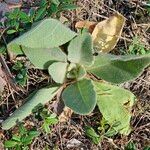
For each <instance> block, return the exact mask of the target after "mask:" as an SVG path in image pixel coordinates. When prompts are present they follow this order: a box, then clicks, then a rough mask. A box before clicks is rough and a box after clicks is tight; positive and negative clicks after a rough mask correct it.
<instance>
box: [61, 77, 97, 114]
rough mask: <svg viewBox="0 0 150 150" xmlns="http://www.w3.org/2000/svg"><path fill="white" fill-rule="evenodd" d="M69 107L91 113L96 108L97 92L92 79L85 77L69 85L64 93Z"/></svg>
mask: <svg viewBox="0 0 150 150" xmlns="http://www.w3.org/2000/svg"><path fill="white" fill-rule="evenodd" d="M62 99H63V100H64V103H65V105H66V106H67V107H69V108H71V109H72V110H73V111H74V112H76V113H78V114H83V115H86V114H89V113H90V112H92V110H93V109H94V108H95V105H96V94H95V91H94V86H93V83H92V81H91V80H88V79H83V80H80V81H77V82H76V83H73V84H71V85H69V86H68V87H67V88H66V89H65V90H64V91H63V94H62Z"/></svg>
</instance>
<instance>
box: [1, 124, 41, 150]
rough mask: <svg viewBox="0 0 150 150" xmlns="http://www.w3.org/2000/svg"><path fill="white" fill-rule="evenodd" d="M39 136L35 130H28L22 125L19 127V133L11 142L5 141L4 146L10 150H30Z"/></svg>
mask: <svg viewBox="0 0 150 150" xmlns="http://www.w3.org/2000/svg"><path fill="white" fill-rule="evenodd" d="M38 135H39V132H38V131H36V130H35V129H33V130H27V129H26V128H25V127H24V126H23V125H22V124H20V125H19V132H18V134H15V135H13V136H12V138H11V139H10V140H7V141H5V143H4V145H5V147H6V148H8V149H14V150H22V149H23V150H29V145H30V144H31V142H32V140H33V139H34V138H35V137H37V136H38Z"/></svg>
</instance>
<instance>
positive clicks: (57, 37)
mask: <svg viewBox="0 0 150 150" xmlns="http://www.w3.org/2000/svg"><path fill="white" fill-rule="evenodd" d="M75 36H76V33H75V32H73V31H71V30H70V29H69V28H67V27H65V26H64V25H63V24H61V22H59V21H58V20H55V19H45V20H43V21H40V22H39V23H37V24H36V26H34V27H33V28H32V29H31V30H29V31H28V32H26V33H25V34H23V35H22V36H20V37H18V38H16V39H15V40H13V41H12V42H11V43H9V44H8V51H9V52H13V53H14V54H16V55H17V54H22V52H21V49H20V45H21V46H25V47H28V48H42V49H46V48H54V47H59V46H60V45H63V44H65V43H67V42H68V41H70V40H71V39H72V38H73V37H75Z"/></svg>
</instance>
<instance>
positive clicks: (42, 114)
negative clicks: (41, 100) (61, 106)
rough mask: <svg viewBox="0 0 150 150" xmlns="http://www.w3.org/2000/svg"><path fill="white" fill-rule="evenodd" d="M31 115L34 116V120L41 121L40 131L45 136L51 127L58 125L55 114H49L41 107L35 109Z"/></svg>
mask: <svg viewBox="0 0 150 150" xmlns="http://www.w3.org/2000/svg"><path fill="white" fill-rule="evenodd" d="M33 113H34V114H35V118H36V119H38V120H43V124H42V129H43V130H44V132H46V133H47V134H48V133H50V132H51V126H52V125H55V124H57V123H58V119H57V116H56V114H51V113H50V112H49V111H48V110H47V109H46V108H44V107H43V106H42V105H39V106H37V107H35V109H34V110H33Z"/></svg>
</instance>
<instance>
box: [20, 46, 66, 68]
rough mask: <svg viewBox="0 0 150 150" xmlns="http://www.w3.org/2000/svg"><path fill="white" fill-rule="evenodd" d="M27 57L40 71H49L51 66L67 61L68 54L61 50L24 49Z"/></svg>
mask: <svg viewBox="0 0 150 150" xmlns="http://www.w3.org/2000/svg"><path fill="white" fill-rule="evenodd" d="M22 50H23V51H24V53H25V55H26V56H27V57H28V58H29V60H30V61H31V63H32V64H33V65H34V66H35V67H36V68H38V69H48V67H49V65H51V64H52V63H53V62H56V61H62V62H66V61H67V56H66V54H65V53H64V52H63V51H62V50H61V49H60V48H51V49H41V48H38V49H37V48H34V49H33V48H26V47H22Z"/></svg>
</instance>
